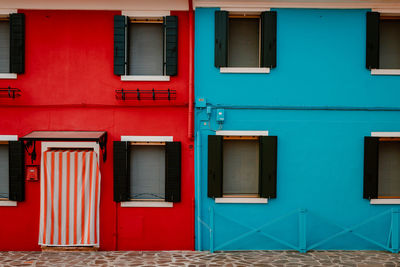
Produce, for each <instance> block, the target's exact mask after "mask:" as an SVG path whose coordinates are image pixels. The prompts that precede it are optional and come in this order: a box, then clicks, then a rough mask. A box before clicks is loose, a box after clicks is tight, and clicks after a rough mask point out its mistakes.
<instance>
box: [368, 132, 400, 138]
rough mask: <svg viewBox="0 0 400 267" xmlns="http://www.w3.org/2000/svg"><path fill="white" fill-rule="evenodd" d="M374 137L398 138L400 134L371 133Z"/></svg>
mask: <svg viewBox="0 0 400 267" xmlns="http://www.w3.org/2000/svg"><path fill="white" fill-rule="evenodd" d="M371 136H375V137H400V132H372V133H371Z"/></svg>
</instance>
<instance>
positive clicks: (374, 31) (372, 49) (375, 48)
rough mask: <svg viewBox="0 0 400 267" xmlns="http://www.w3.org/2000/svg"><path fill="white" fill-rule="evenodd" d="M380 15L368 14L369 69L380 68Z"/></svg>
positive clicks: (367, 60)
mask: <svg viewBox="0 0 400 267" xmlns="http://www.w3.org/2000/svg"><path fill="white" fill-rule="evenodd" d="M379 17H380V16H379V13H378V12H367V49H366V50H367V57H366V67H367V69H378V68H379V20H380V18H379Z"/></svg>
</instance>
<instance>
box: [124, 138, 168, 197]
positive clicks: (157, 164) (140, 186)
mask: <svg viewBox="0 0 400 267" xmlns="http://www.w3.org/2000/svg"><path fill="white" fill-rule="evenodd" d="M130 160H131V162H130V164H131V171H130V173H131V198H134V199H164V198H165V148H164V146H146V145H143V146H139V145H136V146H132V147H131V159H130Z"/></svg>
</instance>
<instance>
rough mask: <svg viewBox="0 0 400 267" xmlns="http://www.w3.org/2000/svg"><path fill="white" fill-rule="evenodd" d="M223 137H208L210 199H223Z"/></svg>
mask: <svg viewBox="0 0 400 267" xmlns="http://www.w3.org/2000/svg"><path fill="white" fill-rule="evenodd" d="M222 140H223V138H222V136H218V135H209V136H208V197H212V198H216V197H222V169H223V165H222Z"/></svg>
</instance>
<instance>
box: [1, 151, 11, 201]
mask: <svg viewBox="0 0 400 267" xmlns="http://www.w3.org/2000/svg"><path fill="white" fill-rule="evenodd" d="M8 164H9V162H8V145H7V144H1V145H0V199H1V198H5V199H8V197H9V168H8Z"/></svg>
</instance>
